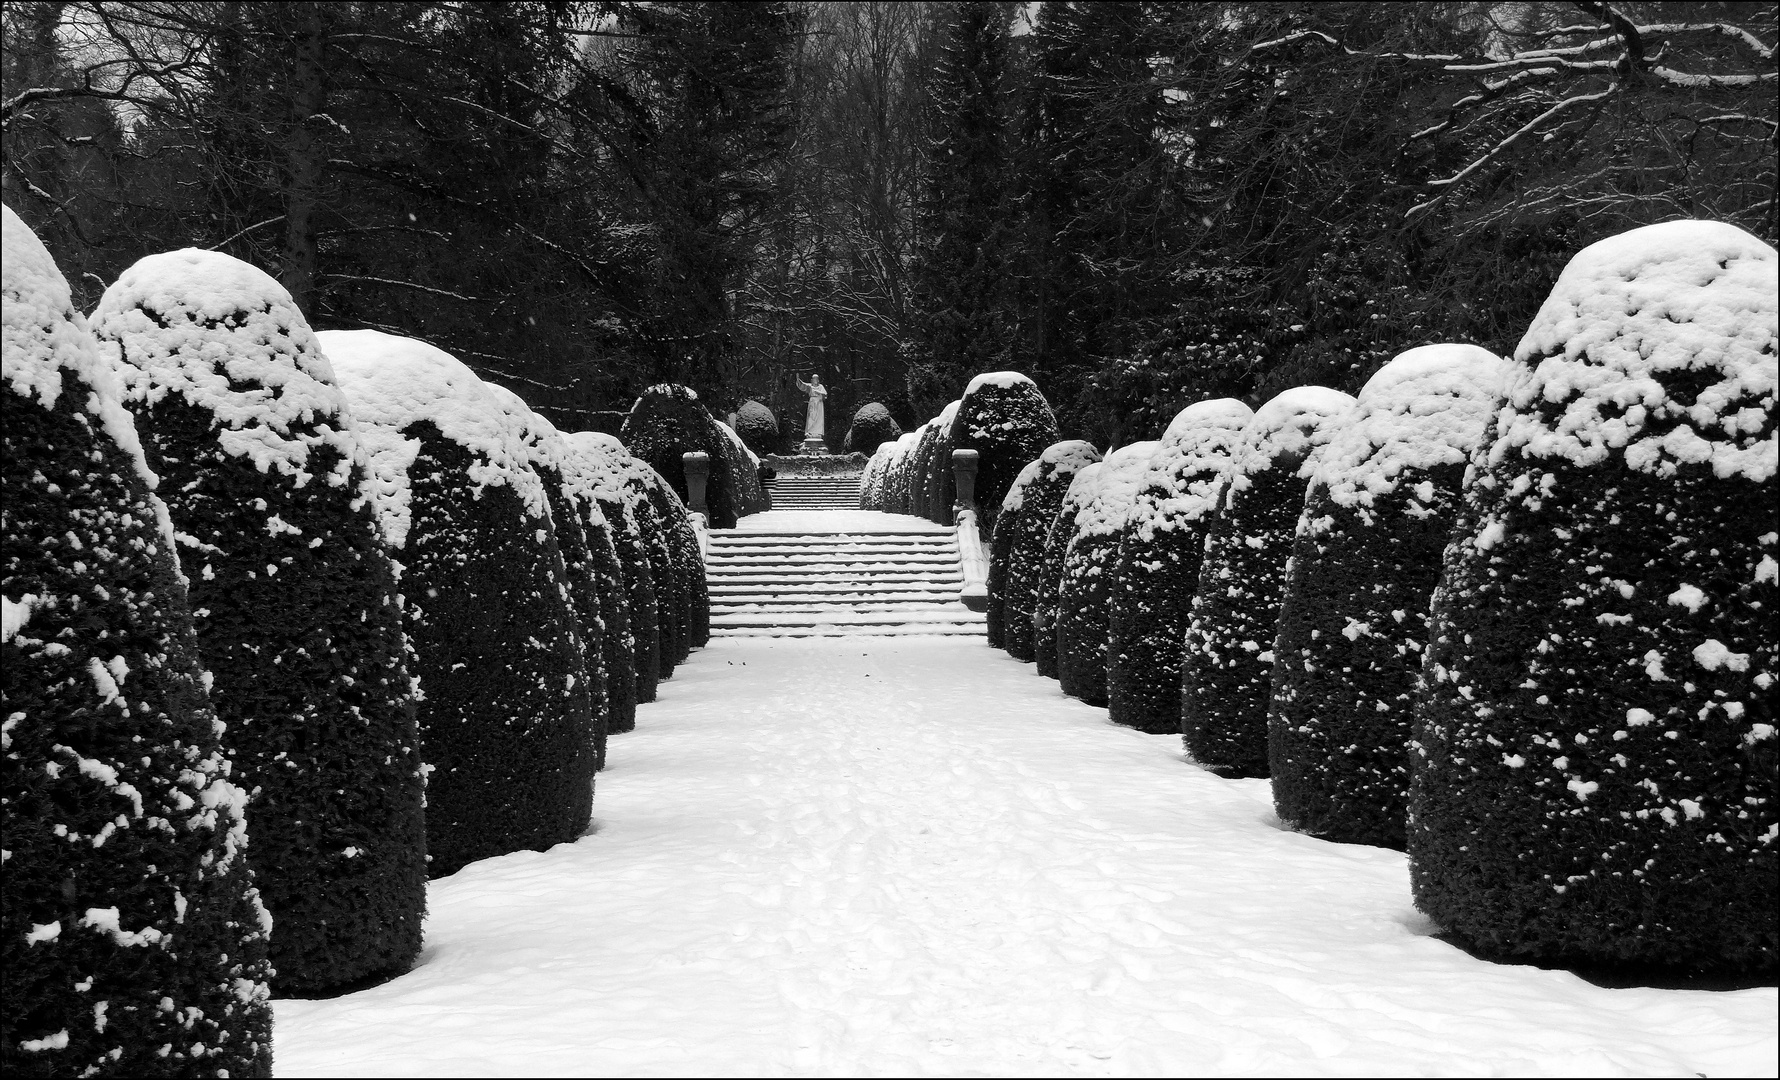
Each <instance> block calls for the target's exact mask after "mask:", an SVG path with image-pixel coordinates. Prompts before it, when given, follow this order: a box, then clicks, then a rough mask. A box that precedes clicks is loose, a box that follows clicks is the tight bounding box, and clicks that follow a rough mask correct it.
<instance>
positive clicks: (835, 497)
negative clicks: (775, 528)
mask: <svg viewBox="0 0 1780 1080" xmlns="http://www.w3.org/2000/svg"><path fill="white" fill-rule="evenodd" d="M769 490H770V493H771V495H772V500H773V508H774V509H775V510H856V509H858V508H859V477H858V476H857V475H852V476H781V477H779V478H777V479H776V480H774V481H773V482H772V485H771V487H770V489H769Z"/></svg>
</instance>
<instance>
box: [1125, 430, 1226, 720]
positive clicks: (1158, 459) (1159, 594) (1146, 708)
mask: <svg viewBox="0 0 1780 1080" xmlns="http://www.w3.org/2000/svg"><path fill="white" fill-rule="evenodd" d="M1252 416H1253V414H1252V413H1251V412H1250V411H1249V408H1248V406H1246V405H1244V404H1243V403H1242V402H1240V401H1237V400H1235V399H1234V398H1214V399H1212V400H1210V401H1201V402H1199V403H1198V404H1196V405H1189V406H1188V407H1187V408H1185V409H1182V410H1181V412H1180V413H1179V414H1178V415H1177V416H1175V418H1174V420H1173V422H1172V423H1170V424H1169V425H1168V430H1166V431H1165V432H1163V433H1162V438H1161V440H1160V443H1161V444H1160V446H1158V447H1157V449H1156V453H1155V455H1154V456H1153V457H1152V459H1151V461H1150V470H1149V474H1148V475H1147V476H1145V477H1144V479H1143V481H1142V485H1141V487H1140V488H1139V490H1138V494H1137V497H1136V499H1135V500H1134V502H1133V503H1132V507H1131V512H1130V514H1129V515H1127V517H1126V521H1125V525H1124V527H1123V528H1122V529H1121V530H1120V533H1119V550H1118V555H1117V557H1116V559H1115V560H1114V561H1113V563H1112V565H1111V567H1110V578H1111V580H1110V583H1109V584H1108V586H1107V592H1108V593H1109V595H1110V601H1111V602H1110V605H1109V608H1108V613H1107V646H1106V657H1107V661H1106V708H1107V715H1108V717H1109V718H1110V719H1111V720H1112V721H1113V722H1114V723H1116V724H1124V725H1126V726H1127V727H1134V728H1137V729H1138V730H1140V731H1148V732H1151V733H1153V734H1158V735H1163V734H1174V733H1176V732H1178V731H1180V715H1181V700H1180V694H1181V674H1180V667H1181V648H1182V643H1183V640H1184V638H1185V636H1186V630H1187V614H1188V611H1189V609H1190V608H1191V606H1192V603H1193V594H1194V593H1195V592H1197V591H1198V588H1199V563H1200V559H1201V558H1202V556H1203V555H1204V552H1205V534H1206V532H1207V531H1208V529H1209V527H1210V525H1211V519H1212V517H1213V514H1214V507H1215V506H1216V503H1217V491H1218V486H1219V484H1220V483H1221V482H1222V480H1223V475H1224V471H1225V469H1226V468H1227V467H1228V466H1229V463H1230V459H1231V457H1232V456H1233V454H1234V452H1235V449H1236V444H1237V441H1238V440H1239V439H1240V438H1241V437H1242V429H1243V428H1244V427H1245V426H1247V424H1248V421H1249V420H1250V419H1251V418H1252Z"/></svg>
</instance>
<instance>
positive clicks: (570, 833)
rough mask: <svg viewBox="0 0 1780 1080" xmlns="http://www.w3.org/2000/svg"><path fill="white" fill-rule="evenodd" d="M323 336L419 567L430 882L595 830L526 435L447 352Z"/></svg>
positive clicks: (383, 513) (362, 335) (560, 591)
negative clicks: (467, 867) (476, 864)
mask: <svg viewBox="0 0 1780 1080" xmlns="http://www.w3.org/2000/svg"><path fill="white" fill-rule="evenodd" d="M317 336H318V337H319V338H320V339H321V345H322V348H323V350H324V351H325V352H326V353H327V355H328V358H329V359H330V360H332V361H333V364H334V370H335V374H336V375H337V377H338V378H339V380H340V385H341V387H342V388H343V389H344V390H345V391H346V395H347V400H348V402H349V403H350V405H351V409H352V413H353V416H354V417H355V419H356V420H357V421H358V423H359V425H360V434H361V437H362V439H363V441H364V444H365V446H366V447H367V449H369V450H370V456H371V464H372V470H373V473H374V475H375V479H376V481H377V503H378V513H379V517H380V518H381V521H382V526H383V533H384V536H385V538H386V539H387V541H388V542H389V545H390V547H391V548H392V549H393V550H394V551H395V553H396V558H397V559H398V560H400V562H401V563H402V565H403V567H404V568H405V569H404V571H403V575H402V591H403V594H404V596H405V597H406V611H405V615H406V624H407V628H408V636H409V639H410V640H411V641H412V642H413V644H414V651H415V653H416V655H417V657H418V661H417V665H416V671H417V672H418V674H419V676H420V682H421V687H422V689H423V690H424V691H425V698H424V700H423V701H422V702H421V706H420V712H419V719H420V737H421V750H422V755H423V757H424V758H425V759H426V763H427V764H428V765H429V766H431V771H430V773H429V777H428V781H427V823H426V832H427V848H428V850H429V852H430V855H431V867H430V869H431V873H432V875H433V876H434V877H438V876H441V875H444V874H449V873H452V872H454V871H456V870H458V869H459V868H461V867H463V866H464V865H465V864H467V863H471V862H474V861H476V860H477V859H486V858H489V857H492V856H495V855H503V854H506V853H508V852H511V851H521V850H525V849H531V850H543V849H545V848H548V847H550V846H551V845H553V844H558V843H562V842H564V841H570V840H574V839H575V838H576V837H578V836H580V835H581V834H582V832H583V831H585V829H586V828H587V824H588V820H587V807H588V801H587V791H588V788H589V787H590V786H591V785H592V783H593V772H594V769H595V767H596V764H597V757H596V733H595V719H594V710H593V702H592V699H591V697H590V688H589V686H588V680H587V679H586V677H585V676H586V670H585V665H584V659H583V655H582V651H581V643H580V638H579V634H578V631H577V629H576V625H575V613H574V610H573V608H572V607H571V606H570V604H569V603H568V601H567V600H566V599H565V598H564V586H563V583H564V582H565V581H566V580H567V573H568V572H567V569H566V567H565V566H564V563H563V558H562V551H561V549H560V548H559V546H558V544H557V540H556V532H555V529H554V528H553V526H552V523H551V518H550V503H549V498H548V496H547V495H546V493H545V490H544V485H543V484H542V483H541V482H540V481H539V479H538V476H537V474H536V473H535V472H533V471H532V469H531V467H530V466H529V465H528V464H527V458H528V456H529V455H528V452H527V450H526V447H525V445H524V434H523V432H522V431H520V430H518V427H517V425H515V424H513V423H512V422H511V421H510V418H509V416H508V414H507V412H506V411H505V410H504V409H503V408H501V407H500V405H499V404H498V402H496V401H495V399H494V398H493V397H492V396H491V395H490V394H489V393H488V392H487V391H486V389H484V387H483V384H482V381H481V380H480V379H478V378H476V376H475V374H474V373H473V372H471V371H470V369H469V368H467V367H465V366H464V365H463V364H461V363H459V362H458V361H457V360H456V359H455V358H454V357H452V356H451V355H449V354H448V353H445V352H442V351H440V350H438V349H435V348H433V347H432V346H430V345H427V344H425V343H423V342H419V341H414V340H412V339H409V338H400V337H394V336H391V335H389V334H383V333H380V332H378V331H375V330H354V331H325V332H323V333H321V334H319V335H317Z"/></svg>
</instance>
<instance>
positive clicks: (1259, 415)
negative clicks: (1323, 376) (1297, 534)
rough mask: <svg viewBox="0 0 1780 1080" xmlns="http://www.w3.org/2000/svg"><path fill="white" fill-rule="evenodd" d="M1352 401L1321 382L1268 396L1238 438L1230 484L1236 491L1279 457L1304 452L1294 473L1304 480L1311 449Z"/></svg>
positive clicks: (1346, 413) (1327, 434) (1330, 432)
mask: <svg viewBox="0 0 1780 1080" xmlns="http://www.w3.org/2000/svg"><path fill="white" fill-rule="evenodd" d="M1353 407H1354V399H1353V398H1351V397H1349V396H1348V395H1346V394H1344V393H1342V392H1341V391H1339V390H1331V389H1329V388H1328V387H1326V386H1295V387H1293V388H1292V389H1290V390H1283V391H1281V392H1280V393H1278V394H1275V395H1274V396H1273V399H1272V400H1271V401H1269V402H1267V404H1265V405H1263V406H1261V407H1260V408H1259V409H1256V410H1255V415H1254V417H1253V418H1252V419H1250V420H1249V422H1248V426H1247V427H1246V428H1244V429H1243V432H1242V442H1241V445H1240V446H1239V447H1238V448H1237V450H1236V454H1235V457H1234V459H1233V460H1232V461H1231V466H1232V468H1231V482H1232V484H1233V485H1234V486H1235V488H1236V489H1237V490H1241V489H1243V488H1245V487H1248V486H1249V479H1248V478H1249V477H1251V476H1253V475H1254V474H1256V473H1260V472H1266V471H1267V470H1268V469H1271V468H1272V467H1273V463H1274V462H1275V461H1277V460H1279V459H1280V458H1282V457H1287V456H1295V455H1304V456H1305V461H1304V463H1303V464H1301V465H1300V466H1299V475H1300V476H1303V477H1305V478H1306V479H1308V478H1309V473H1308V472H1307V471H1306V470H1307V469H1308V467H1309V465H1310V462H1309V457H1310V456H1311V451H1313V450H1315V449H1316V448H1317V447H1320V446H1322V445H1324V444H1325V443H1327V442H1328V441H1329V439H1330V438H1331V437H1332V436H1333V435H1334V434H1335V432H1336V430H1337V429H1338V428H1340V427H1341V425H1342V424H1343V423H1345V422H1346V421H1347V419H1348V417H1349V415H1350V413H1351V412H1352V411H1353Z"/></svg>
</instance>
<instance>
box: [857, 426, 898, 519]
mask: <svg viewBox="0 0 1780 1080" xmlns="http://www.w3.org/2000/svg"><path fill="white" fill-rule="evenodd" d="M895 457H896V443H894V442H887V443H882V444H880V445H879V446H878V447H877V448H876V449H875V450H873V451H872V455H871V457H869V458H867V459H866V461H865V468H864V469H862V470H861V471H860V473H859V509H861V510H882V509H883V508H884V473H885V470H886V469H888V468H889V466H890V462H891V461H892V460H894V459H895Z"/></svg>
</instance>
